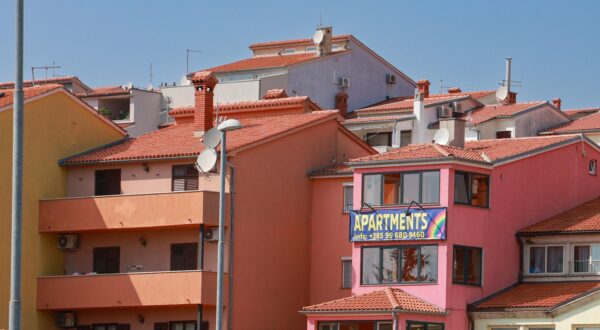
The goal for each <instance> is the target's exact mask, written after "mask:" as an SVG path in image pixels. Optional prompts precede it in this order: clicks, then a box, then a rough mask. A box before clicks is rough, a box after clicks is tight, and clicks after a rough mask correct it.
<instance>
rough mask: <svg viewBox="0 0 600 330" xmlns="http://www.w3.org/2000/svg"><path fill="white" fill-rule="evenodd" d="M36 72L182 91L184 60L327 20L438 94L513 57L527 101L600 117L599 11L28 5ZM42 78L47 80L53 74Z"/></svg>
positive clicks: (6, 61)
mask: <svg viewBox="0 0 600 330" xmlns="http://www.w3.org/2000/svg"><path fill="white" fill-rule="evenodd" d="M25 1H26V20H25V22H26V27H25V31H26V41H25V47H26V48H25V51H26V56H25V68H26V75H25V77H26V79H30V78H31V72H30V67H31V66H41V65H46V64H51V63H52V61H56V63H57V64H59V65H61V66H62V69H60V70H58V71H57V74H61V75H78V76H79V77H80V78H81V79H82V80H83V81H84V82H86V83H87V84H89V85H90V86H101V85H114V84H124V83H126V82H128V81H133V82H134V84H136V85H138V86H145V85H147V84H148V82H149V65H150V63H152V66H153V76H154V78H153V82H154V83H155V85H156V84H158V83H160V82H174V81H178V80H179V78H180V77H181V76H182V75H183V74H184V73H185V65H186V63H185V55H186V54H185V49H187V48H192V49H199V50H202V53H201V54H193V55H192V57H191V61H190V63H191V64H190V67H191V68H193V69H202V68H207V67H211V66H214V65H218V64H223V63H227V62H230V61H234V60H238V59H242V58H245V57H248V56H249V55H250V51H249V50H248V48H247V46H248V45H249V44H251V43H254V42H260V41H270V40H282V39H295V38H304V37H310V36H311V35H312V33H313V30H314V28H315V26H316V25H317V24H318V23H319V16H320V15H322V18H323V23H324V24H326V25H332V26H333V29H334V34H342V33H343V34H346V33H349V34H353V35H355V36H356V37H357V38H359V39H360V40H361V41H363V42H364V43H365V44H366V45H367V46H369V47H370V48H372V49H373V50H374V51H376V52H378V53H379V54H381V55H382V56H383V57H384V58H386V59H387V60H388V61H389V62H391V63H392V64H394V65H395V66H396V67H398V68H399V69H400V70H402V71H403V72H405V73H406V74H408V75H409V76H410V77H412V78H413V79H415V80H418V79H429V80H430V81H431V82H432V89H433V90H434V91H439V88H440V80H443V84H444V85H446V86H459V87H461V88H462V89H463V90H474V89H493V88H496V87H497V83H498V82H499V81H501V80H502V79H503V77H504V58H505V57H506V56H512V57H513V59H514V60H513V79H514V80H518V81H522V82H523V87H520V88H517V89H516V90H517V91H518V92H519V100H522V101H525V100H547V99H552V98H554V97H561V98H562V99H563V108H576V107H586V106H600V79H598V78H599V77H600V20H599V19H598V17H597V15H598V13H599V12H600V1H592V0H589V1H512V0H511V1H482V0H480V1H405V0H396V1H374V0H370V1H360V2H359V1H333V0H331V1H307V0H305V1H294V2H285V1H261V0H254V1H224V0H221V1H213V2H210V1H200V0H197V1H190V0H178V1H164V0H163V1H152V0H145V1H143V0H127V1H123V0H121V1H117V0H102V1H83V0H69V1H67V0H52V1H48V0H25ZM14 33H15V32H14V1H13V0H4V1H0V40H2V42H1V43H0V44H1V45H2V46H1V48H0V80H1V81H7V80H14V68H13V66H14V56H13V52H14ZM37 75H38V76H39V75H42V76H43V75H44V73H43V71H40V72H38V73H37Z"/></svg>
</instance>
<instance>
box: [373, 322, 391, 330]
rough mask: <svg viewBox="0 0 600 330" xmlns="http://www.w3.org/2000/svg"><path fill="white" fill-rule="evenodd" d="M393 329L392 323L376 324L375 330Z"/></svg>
mask: <svg viewBox="0 0 600 330" xmlns="http://www.w3.org/2000/svg"><path fill="white" fill-rule="evenodd" d="M393 328H394V326H393V324H392V322H377V330H392V329H393Z"/></svg>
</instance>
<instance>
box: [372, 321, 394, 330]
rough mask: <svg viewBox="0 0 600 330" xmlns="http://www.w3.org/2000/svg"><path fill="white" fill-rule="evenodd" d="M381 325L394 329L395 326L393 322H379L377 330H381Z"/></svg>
mask: <svg viewBox="0 0 600 330" xmlns="http://www.w3.org/2000/svg"><path fill="white" fill-rule="evenodd" d="M380 325H391V326H392V327H393V326H394V322H393V321H381V322H377V326H376V329H377V330H379V329H380V328H379V326H380Z"/></svg>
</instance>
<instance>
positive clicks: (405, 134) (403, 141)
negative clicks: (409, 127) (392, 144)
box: [400, 131, 412, 147]
mask: <svg viewBox="0 0 600 330" xmlns="http://www.w3.org/2000/svg"><path fill="white" fill-rule="evenodd" d="M411 141H412V131H401V132H400V146H401V147H405V146H407V145H409V144H411V143H412V142H411Z"/></svg>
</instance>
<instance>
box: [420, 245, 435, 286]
mask: <svg viewBox="0 0 600 330" xmlns="http://www.w3.org/2000/svg"><path fill="white" fill-rule="evenodd" d="M420 260H421V274H420V275H419V281H420V282H437V274H438V266H437V246H421V259H420Z"/></svg>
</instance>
